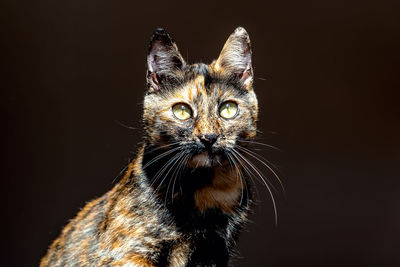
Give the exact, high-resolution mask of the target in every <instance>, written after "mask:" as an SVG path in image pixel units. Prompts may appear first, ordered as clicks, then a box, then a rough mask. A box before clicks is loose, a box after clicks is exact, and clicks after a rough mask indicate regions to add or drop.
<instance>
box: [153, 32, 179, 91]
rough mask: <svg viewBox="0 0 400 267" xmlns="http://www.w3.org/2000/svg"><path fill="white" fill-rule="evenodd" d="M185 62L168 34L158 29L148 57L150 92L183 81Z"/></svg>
mask: <svg viewBox="0 0 400 267" xmlns="http://www.w3.org/2000/svg"><path fill="white" fill-rule="evenodd" d="M185 66H186V63H185V60H184V59H183V57H182V55H181V54H180V53H179V50H178V47H177V46H176V44H175V42H174V40H173V39H172V38H171V37H170V36H169V35H168V33H167V32H166V31H165V30H164V29H162V28H159V29H157V30H156V31H155V32H154V34H153V37H152V38H151V41H150V47H149V52H148V55H147V84H148V87H149V91H150V92H157V91H159V90H161V89H162V88H163V87H168V86H169V85H173V84H175V83H177V82H179V81H180V80H182V79H183V76H184V71H183V70H184V68H185Z"/></svg>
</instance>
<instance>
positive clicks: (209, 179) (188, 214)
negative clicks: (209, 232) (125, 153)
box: [121, 144, 249, 229]
mask: <svg viewBox="0 0 400 267" xmlns="http://www.w3.org/2000/svg"><path fill="white" fill-rule="evenodd" d="M165 153H168V151H166V150H162V149H158V148H155V147H151V146H148V145H146V144H144V145H143V146H142V147H141V148H140V149H139V152H138V154H137V157H136V159H135V160H134V161H133V162H132V163H131V164H130V167H129V170H128V172H129V174H127V175H126V176H125V178H124V179H123V180H122V181H121V182H122V184H132V183H134V182H135V181H136V182H138V184H139V185H140V186H143V184H145V185H146V187H147V189H148V190H149V192H151V193H152V194H153V195H154V196H155V198H156V199H157V201H158V202H159V204H160V205H161V207H163V208H165V209H167V210H169V211H170V213H171V214H172V215H173V216H174V217H175V219H176V222H179V223H180V224H182V225H183V226H184V227H183V228H185V229H187V228H192V227H195V228H196V227H205V226H208V225H212V226H213V228H215V227H216V226H218V225H220V226H221V227H225V226H226V224H227V220H228V218H229V217H231V216H235V215H236V213H237V212H238V211H239V210H243V209H247V208H248V204H249V203H248V202H249V195H248V193H249V192H248V190H247V189H248V188H247V186H248V185H247V183H246V180H245V179H244V178H243V177H241V176H239V173H238V172H237V171H238V170H239V169H237V166H235V167H233V166H232V167H230V166H217V167H214V168H197V169H196V168H192V169H189V168H183V167H181V168H180V169H179V170H177V169H176V168H177V164H178V163H176V164H175V165H173V164H174V162H173V159H174V157H173V155H172V154H173V153H171V155H168V156H164V157H162V155H165ZM128 180H131V181H130V182H128Z"/></svg>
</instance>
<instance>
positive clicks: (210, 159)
mask: <svg viewBox="0 0 400 267" xmlns="http://www.w3.org/2000/svg"><path fill="white" fill-rule="evenodd" d="M224 162H225V160H224V159H223V158H222V156H221V155H212V154H210V153H209V152H207V151H204V152H202V153H200V154H197V155H195V156H193V157H192V158H191V159H190V160H189V162H188V164H187V167H189V168H192V169H196V168H213V167H216V166H223V165H224Z"/></svg>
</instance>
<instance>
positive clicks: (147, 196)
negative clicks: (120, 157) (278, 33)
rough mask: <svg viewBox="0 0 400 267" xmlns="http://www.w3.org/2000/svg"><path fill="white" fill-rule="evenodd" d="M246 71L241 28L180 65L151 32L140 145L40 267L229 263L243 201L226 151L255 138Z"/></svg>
mask: <svg viewBox="0 0 400 267" xmlns="http://www.w3.org/2000/svg"><path fill="white" fill-rule="evenodd" d="M252 77H253V72H252V67H251V50H250V41H249V37H248V35H247V33H246V31H245V30H244V29H243V28H238V29H236V30H235V32H234V33H233V34H232V35H231V36H230V37H229V39H228V41H227V42H226V44H225V46H224V48H223V50H222V52H221V54H220V56H219V58H218V59H217V60H216V61H214V62H213V63H211V64H210V65H205V64H202V63H200V64H194V65H187V64H186V63H185V61H184V60H183V58H182V57H181V55H180V53H179V52H178V50H177V47H176V45H175V43H174V42H173V41H172V39H170V37H169V36H168V35H167V34H166V33H165V32H164V31H163V30H158V31H156V33H155V34H154V36H153V39H152V42H151V45H150V50H149V56H148V74H147V81H148V91H147V93H146V95H145V99H144V114H143V122H144V127H145V136H144V142H143V145H142V147H141V148H140V149H139V152H138V154H137V157H136V159H135V160H134V161H133V162H132V163H131V164H130V165H129V167H128V169H127V171H126V173H125V175H124V177H123V178H122V179H121V181H120V182H118V184H116V186H115V187H114V188H113V189H112V190H111V191H109V192H107V193H106V194H105V195H104V196H102V197H100V198H98V199H96V200H94V201H92V202H90V203H88V204H87V205H86V206H85V207H84V208H83V209H82V211H80V212H79V214H78V215H77V217H76V218H75V219H73V220H72V221H71V222H70V223H69V224H68V225H67V226H66V227H65V228H64V229H63V231H62V234H61V235H60V237H59V238H58V239H56V240H55V241H54V242H53V244H52V245H51V247H50V249H49V251H48V252H47V254H46V256H45V257H44V258H43V259H42V262H41V266H42V267H45V266H227V265H229V261H230V256H231V255H232V254H233V249H234V245H235V240H236V239H237V235H238V233H239V230H240V229H241V227H242V225H243V223H244V222H245V221H246V216H247V213H248V210H249V205H250V202H251V200H250V196H249V192H250V190H249V184H248V182H247V179H246V177H245V176H244V175H243V172H242V166H241V164H239V163H241V162H243V158H241V157H243V156H242V155H241V154H240V153H238V152H237V150H235V148H237V146H239V144H242V145H245V144H246V143H245V142H247V141H248V140H251V139H252V138H254V137H255V135H256V121H257V113H258V107H257V99H256V96H255V94H254V92H253V88H252ZM241 142H244V143H241ZM242 149H243V148H242Z"/></svg>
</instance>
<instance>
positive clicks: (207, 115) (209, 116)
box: [194, 101, 218, 136]
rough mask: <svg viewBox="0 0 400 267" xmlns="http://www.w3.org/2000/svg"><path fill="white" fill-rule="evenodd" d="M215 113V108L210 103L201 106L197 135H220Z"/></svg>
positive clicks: (206, 102) (195, 129) (196, 127)
mask: <svg viewBox="0 0 400 267" xmlns="http://www.w3.org/2000/svg"><path fill="white" fill-rule="evenodd" d="M213 113H214V112H213V108H212V107H211V105H210V104H209V103H208V101H204V102H203V103H202V104H201V105H199V108H198V116H197V123H196V125H195V128H194V131H195V133H194V134H195V135H198V136H203V135H209V134H218V127H217V121H216V118H215V114H213Z"/></svg>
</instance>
